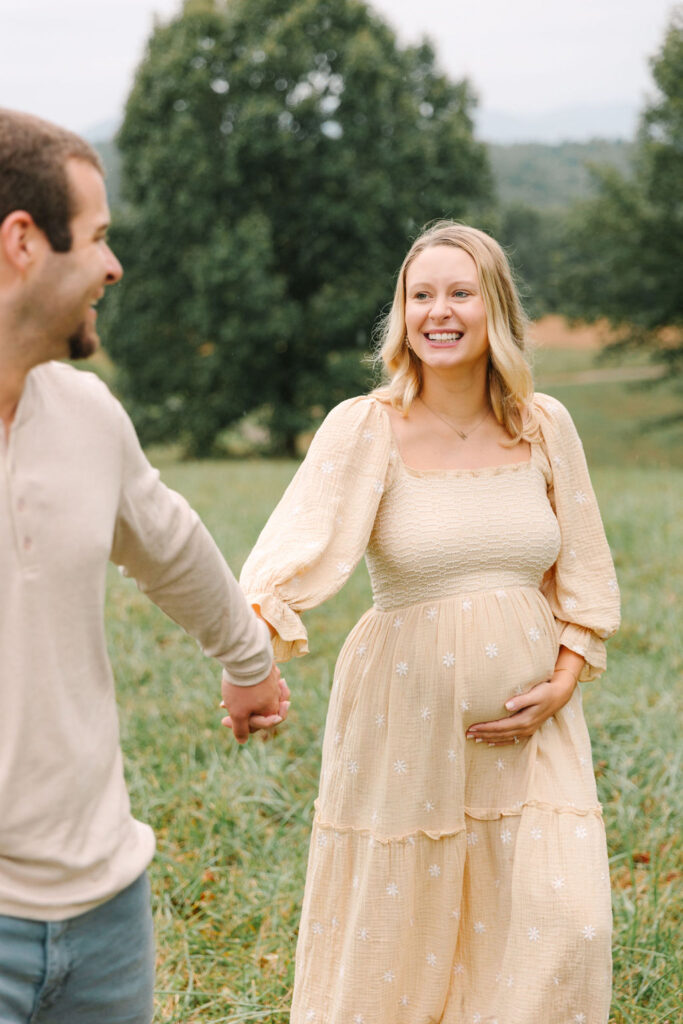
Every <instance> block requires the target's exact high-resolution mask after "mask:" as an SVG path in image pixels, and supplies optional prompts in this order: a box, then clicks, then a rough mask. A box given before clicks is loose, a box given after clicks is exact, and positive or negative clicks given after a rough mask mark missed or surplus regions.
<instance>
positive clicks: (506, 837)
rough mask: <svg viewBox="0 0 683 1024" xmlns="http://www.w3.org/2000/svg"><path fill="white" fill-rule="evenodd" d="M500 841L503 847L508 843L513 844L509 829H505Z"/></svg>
mask: <svg viewBox="0 0 683 1024" xmlns="http://www.w3.org/2000/svg"><path fill="white" fill-rule="evenodd" d="M500 841H501V843H502V844H503V846H507V845H508V843H511V842H512V832H511V831H510V829H509V828H504V829H503V831H502V832H501V833H500Z"/></svg>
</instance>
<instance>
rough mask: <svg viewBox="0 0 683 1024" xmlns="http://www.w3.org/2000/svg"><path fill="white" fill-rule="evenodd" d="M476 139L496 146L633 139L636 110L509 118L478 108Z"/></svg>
mask: <svg viewBox="0 0 683 1024" xmlns="http://www.w3.org/2000/svg"><path fill="white" fill-rule="evenodd" d="M474 121H475V125H476V129H477V135H478V136H479V138H480V139H483V140H484V141H485V142H491V143H496V144H509V143H532V142H535V143H545V144H546V145H558V144H559V143H563V142H588V141H590V140H591V139H598V138H599V139H615V140H616V139H619V140H624V141H626V140H630V139H633V138H634V136H635V132H636V127H637V123H638V110H637V109H636V108H635V107H634V106H630V105H629V104H627V103H606V104H600V105H597V106H593V105H591V106H588V105H581V106H568V107H556V108H553V109H552V110H546V111H543V112H541V113H537V114H511V113H509V112H503V111H500V110H489V109H488V108H486V107H480V108H479V109H478V110H477V111H476V112H475V115H474Z"/></svg>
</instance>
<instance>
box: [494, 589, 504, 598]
mask: <svg viewBox="0 0 683 1024" xmlns="http://www.w3.org/2000/svg"><path fill="white" fill-rule="evenodd" d="M496 597H498V598H501V599H502V598H505V597H507V594H506V593H505V591H504V590H497V591H496Z"/></svg>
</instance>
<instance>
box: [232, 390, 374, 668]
mask: <svg viewBox="0 0 683 1024" xmlns="http://www.w3.org/2000/svg"><path fill="white" fill-rule="evenodd" d="M390 452H391V428H390V426H389V420H388V418H387V416H386V414H385V413H384V412H383V410H382V409H381V407H380V406H379V404H378V403H377V402H376V401H375V400H374V399H372V398H366V397H362V398H353V399H349V400H347V401H345V402H342V403H341V404H340V405H338V406H337V407H336V408H334V409H333V410H332V411H331V412H330V413H329V415H328V416H327V418H326V419H325V421H324V422H323V424H322V425H321V427H320V429H319V430H318V432H317V434H316V435H315V437H314V439H313V442H312V444H311V446H310V449H309V451H308V454H307V456H306V458H305V460H304V462H303V463H302V464H301V466H300V467H299V469H298V471H297V473H296V475H295V476H294V478H293V480H292V482H291V483H290V485H289V487H288V488H287V490H286V491H285V494H284V496H283V497H282V500H281V501H280V503H279V504H278V506H277V507H276V509H275V511H274V512H273V514H272V515H271V517H270V519H269V520H268V522H267V523H266V525H265V527H264V529H263V531H262V533H261V535H260V537H259V539H258V541H257V543H256V546H255V547H254V550H253V551H252V552H251V554H250V555H249V557H248V558H247V561H246V562H245V564H244V568H243V569H242V574H241V577H240V583H241V585H242V588H243V590H244V592H245V593H246V595H247V599H248V601H249V602H250V603H251V604H252V605H253V606H258V607H259V609H260V612H261V615H262V616H263V618H264V619H266V621H267V622H269V623H270V624H271V626H272V627H273V628H274V629H275V631H276V635H275V636H274V637H273V649H274V651H275V657H276V659H277V660H280V661H286V660H287V659H288V658H291V657H298V656H300V655H303V654H306V653H307V652H308V638H307V634H306V629H305V627H304V625H303V623H302V621H301V618H300V613H301V612H302V611H305V610H306V609H308V608H313V607H315V606H316V605H318V604H321V603H322V602H323V601H324V600H326V598H328V597H331V596H332V595H333V594H335V593H336V592H337V591H338V590H340V589H341V587H342V585H343V584H344V583H345V582H346V580H347V579H348V578H349V576H350V575H351V573H352V572H353V570H354V568H355V567H356V565H357V564H358V562H359V561H360V559H361V557H362V555H363V553H364V551H365V548H366V547H367V543H368V540H369V537H370V533H371V531H372V527H373V523H374V521H375V516H376V514H377V507H378V505H379V502H380V500H381V497H382V493H383V491H384V488H385V484H386V478H387V474H388V472H389V465H390Z"/></svg>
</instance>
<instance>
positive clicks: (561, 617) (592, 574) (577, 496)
mask: <svg viewBox="0 0 683 1024" xmlns="http://www.w3.org/2000/svg"><path fill="white" fill-rule="evenodd" d="M535 404H536V411H537V413H538V416H539V420H540V426H541V434H542V438H543V445H544V448H545V451H546V454H547V457H548V462H549V465H550V473H551V476H550V481H549V484H548V498H549V500H550V503H551V505H552V507H553V510H554V512H555V515H556V517H557V521H558V523H559V526H560V535H561V546H560V552H559V555H558V557H557V561H556V562H555V564H554V565H553V566H552V568H551V569H550V570H549V571H548V573H546V576H545V578H544V580H543V584H542V588H541V589H542V590H543V593H544V594H545V596H546V598H547V600H548V602H549V604H550V607H551V609H552V611H553V614H554V616H555V618H556V620H557V621H558V624H559V640H560V644H563V645H564V646H565V647H568V648H570V649H571V650H572V651H576V653H577V654H580V655H582V656H583V657H584V658H585V659H586V663H585V665H584V667H583V670H582V672H581V675H580V677H579V678H580V679H581V680H582V681H584V682H585V681H587V680H590V679H594V678H596V677H597V676H599V675H600V674H601V673H602V672H604V670H605V666H606V655H605V640H606V639H607V638H608V637H610V636H612V635H613V634H614V633H615V632H616V630H617V628H618V626H619V587H618V584H617V580H616V576H615V572H614V565H613V563H612V556H611V554H610V550H609V545H608V544H607V539H606V537H605V531H604V529H603V525H602V520H601V518H600V510H599V509H598V503H597V501H596V498H595V494H594V492H593V488H592V485H591V481H590V477H589V475H588V467H587V465H586V459H585V456H584V453H583V446H582V444H581V440H580V438H579V435H578V434H577V432H576V427H575V426H574V423H573V421H572V418H571V416H570V415H569V413H568V412H567V410H566V409H565V407H564V406H563V405H562V403H561V402H558V401H557V399H555V398H551V397H550V396H549V395H536V403H535Z"/></svg>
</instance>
